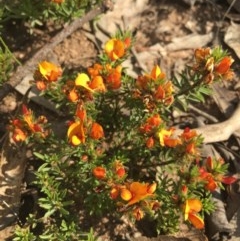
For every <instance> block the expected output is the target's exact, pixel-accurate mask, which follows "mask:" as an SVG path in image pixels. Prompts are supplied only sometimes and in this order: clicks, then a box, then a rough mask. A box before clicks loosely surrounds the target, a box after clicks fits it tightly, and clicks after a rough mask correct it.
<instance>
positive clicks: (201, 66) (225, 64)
mask: <svg viewBox="0 0 240 241" xmlns="http://www.w3.org/2000/svg"><path fill="white" fill-rule="evenodd" d="M194 57H195V61H196V63H195V65H194V66H193V69H194V71H196V72H199V73H201V74H202V75H203V80H204V82H205V83H207V84H210V83H212V82H213V81H218V80H219V79H220V80H231V79H232V78H233V75H234V73H233V71H232V69H231V65H232V63H233V61H234V60H233V58H232V57H230V56H224V57H223V58H220V59H219V48H215V49H214V50H213V51H211V49H210V48H200V49H197V50H196V51H195V54H194Z"/></svg>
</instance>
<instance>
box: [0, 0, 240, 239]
mask: <svg viewBox="0 0 240 241" xmlns="http://www.w3.org/2000/svg"><path fill="white" fill-rule="evenodd" d="M119 2H120V4H119ZM132 2H133V1H116V5H115V8H114V10H113V12H109V13H107V14H106V15H103V16H102V19H100V21H99V23H98V25H97V27H96V28H94V29H93V28H90V25H88V24H86V25H85V26H84V28H82V29H80V30H78V31H76V32H75V33H73V34H72V35H71V36H70V37H68V38H67V39H65V40H64V41H63V42H62V43H61V44H59V45H58V46H57V47H56V48H55V49H53V52H52V53H51V58H53V59H55V60H56V61H57V62H58V63H59V64H61V66H65V67H66V66H67V68H69V69H71V70H77V71H80V70H82V69H84V68H86V67H89V66H90V65H92V63H94V61H95V59H96V56H97V54H98V53H99V51H98V50H99V48H101V46H102V44H103V43H104V42H105V40H106V39H107V37H108V36H107V34H112V33H114V32H113V31H115V30H116V23H117V24H119V25H120V26H121V27H122V28H123V29H124V28H126V25H127V27H128V28H130V29H131V30H132V31H134V32H135V33H136V44H135V53H134V56H133V58H132V59H131V61H129V62H127V63H126V65H127V66H128V67H129V69H130V71H132V73H133V75H134V73H135V74H136V73H137V74H138V73H140V71H142V70H149V69H150V68H151V67H152V65H153V64H154V63H158V64H160V66H161V67H162V69H163V70H164V71H165V72H167V74H168V76H169V78H171V76H172V75H173V74H177V73H178V72H179V71H181V69H182V68H183V67H184V65H185V64H186V63H188V62H189V61H190V60H191V55H192V53H193V49H194V48H197V47H200V46H210V47H212V46H215V45H216V44H221V45H223V46H224V48H225V49H227V50H228V51H229V52H230V53H231V54H232V56H233V57H234V59H235V65H234V67H235V69H236V71H237V72H238V73H240V71H239V65H240V63H239V57H240V56H239V49H238V50H237V49H234V48H230V47H229V44H228V43H226V41H224V38H225V36H226V34H227V31H228V29H229V26H231V25H232V24H233V23H235V24H238V23H239V21H240V14H239V12H238V11H237V10H239V9H233V8H232V9H230V11H229V12H228V14H226V15H225V13H227V11H228V8H229V3H228V2H227V1H226V0H219V1H213V0H208V1H196V3H195V4H193V5H189V4H188V2H193V3H194V2H195V1H191V0H189V1H187V0H185V1H183V0H178V1H174V0H168V1H165V0H155V1H145V0H142V1H141V0H140V1H136V2H134V3H132ZM132 4H133V5H132ZM132 6H138V7H132ZM119 8H123V9H121V10H120V9H119ZM128 10H129V11H128ZM123 13H124V17H123V18H122V16H121V15H122V14H123ZM124 20H125V24H124ZM114 23H115V24H114ZM126 23H127V24H126ZM99 26H100V27H99ZM16 29H17V31H16ZM102 29H104V30H105V31H106V32H107V34H106V32H105V31H103V30H102ZM55 33H56V30H55V29H52V27H51V26H46V28H44V29H35V30H34V31H33V34H32V35H30V34H29V33H28V32H27V29H26V27H25V26H24V25H22V24H21V23H19V22H16V23H8V26H7V31H6V32H5V34H6V35H5V36H3V37H4V38H5V40H6V42H7V44H8V46H9V48H10V49H11V50H12V51H13V52H14V54H15V56H16V57H17V58H18V59H19V60H20V61H22V62H24V61H26V60H28V59H29V58H30V57H31V55H32V53H34V52H36V51H37V50H38V49H39V48H41V47H42V46H43V45H45V44H46V43H48V41H49V40H50V39H51V38H52V36H54V34H55ZM191 34H194V35H195V36H197V40H196V39H194V40H193V39H192V38H190V37H189V36H190V35H191ZM203 36H204V38H203ZM183 37H189V38H187V39H183ZM176 38H179V39H177V40H176ZM174 41H175V42H174ZM237 51H238V52H237ZM234 84H235V85H237V80H235V82H234ZM237 87H238V88H236V89H235V90H234V91H233V92H231V93H232V95H231V94H230V96H229V99H230V100H235V97H236V91H237V90H238V89H239V85H238V86H237ZM232 88H233V87H232ZM21 98H22V94H19V93H18V92H15V91H13V92H12V93H10V94H9V95H8V96H7V97H6V98H5V99H4V100H3V101H2V102H1V105H0V111H1V113H2V117H1V120H2V123H1V124H0V131H1V132H2V133H4V127H5V125H4V123H6V122H7V119H8V116H9V115H11V114H12V113H13V111H14V110H15V108H16V107H17V106H18V101H19V100H21ZM34 106H35V107H36V108H37V109H38V110H39V104H36V103H33V107H34ZM40 109H41V110H43V111H45V112H47V110H46V108H45V107H44V106H42V104H40ZM204 111H208V114H210V115H213V116H215V117H216V118H218V119H220V120H222V116H219V114H220V113H221V112H220V111H219V110H217V111H212V110H209V106H205V109H204ZM47 114H48V115H51V114H52V115H53V116H52V118H53V119H54V118H55V114H53V113H52V112H50V113H48V112H47ZM195 114H196V113H195ZM237 148H238V150H239V146H237ZM89 223H91V225H94V229H95V231H96V232H97V233H98V235H99V236H100V238H101V240H102V241H105V240H106V241H110V240H111V241H112V240H119V241H121V240H138V241H147V240H151V241H155V240H156V241H157V240H162V241H163V240H166V241H167V240H169V241H171V240H175V239H174V238H171V237H167V238H166V237H158V238H156V237H155V238H153V235H154V233H153V232H152V230H151V229H150V227H149V225H146V224H144V223H140V224H139V225H131V224H129V223H128V222H127V221H126V220H124V219H121V220H117V219H114V218H112V217H109V216H106V217H104V218H103V219H101V220H98V223H97V224H96V222H91V220H89ZM238 225H239V224H238ZM184 228H185V227H183V228H182V229H183V230H182V232H181V233H179V234H178V237H179V241H180V240H191V241H200V240H206V237H204V235H203V234H201V233H200V234H199V233H197V232H196V231H195V230H193V231H191V230H190V231H184ZM238 229H239V227H238ZM186 233H187V234H186ZM147 236H148V237H147ZM180 237H184V238H185V239H184V238H183V239H180ZM237 240H240V236H237V237H236V239H235V241H237ZM232 241H234V239H232Z"/></svg>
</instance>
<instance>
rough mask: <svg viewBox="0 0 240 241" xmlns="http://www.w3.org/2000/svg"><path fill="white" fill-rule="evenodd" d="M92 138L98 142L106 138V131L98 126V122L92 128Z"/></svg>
mask: <svg viewBox="0 0 240 241" xmlns="http://www.w3.org/2000/svg"><path fill="white" fill-rule="evenodd" d="M90 137H91V138H92V139H95V140H98V139H100V138H102V137H104V131H103V128H102V126H101V125H100V124H98V123H97V122H94V123H93V124H92V128H91V132H90Z"/></svg>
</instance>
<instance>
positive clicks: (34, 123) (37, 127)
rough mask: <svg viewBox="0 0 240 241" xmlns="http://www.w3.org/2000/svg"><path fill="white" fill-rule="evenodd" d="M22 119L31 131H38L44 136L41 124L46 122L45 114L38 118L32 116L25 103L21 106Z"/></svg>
mask: <svg viewBox="0 0 240 241" xmlns="http://www.w3.org/2000/svg"><path fill="white" fill-rule="evenodd" d="M22 113H23V121H24V122H25V123H26V124H27V127H28V128H29V130H30V131H31V132H32V133H39V134H40V135H41V136H42V137H45V136H46V134H47V133H46V132H44V130H43V127H42V124H44V123H46V122H47V119H46V117H45V116H40V117H39V118H38V119H35V118H34V115H33V113H32V111H31V110H29V109H28V108H27V107H26V106H25V105H23V106H22Z"/></svg>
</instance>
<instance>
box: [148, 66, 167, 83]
mask: <svg viewBox="0 0 240 241" xmlns="http://www.w3.org/2000/svg"><path fill="white" fill-rule="evenodd" d="M146 76H147V77H149V78H151V79H152V80H156V79H163V78H165V76H166V75H165V73H163V72H162V70H161V68H160V67H159V66H158V65H155V66H154V67H153V68H152V70H151V73H150V75H146Z"/></svg>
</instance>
